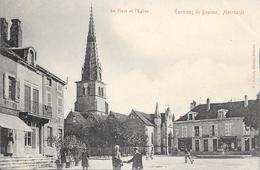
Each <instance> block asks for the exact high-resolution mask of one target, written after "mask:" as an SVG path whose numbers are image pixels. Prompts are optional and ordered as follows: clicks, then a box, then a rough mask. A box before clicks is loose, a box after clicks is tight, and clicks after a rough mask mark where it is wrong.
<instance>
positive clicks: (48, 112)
mask: <svg viewBox="0 0 260 170" xmlns="http://www.w3.org/2000/svg"><path fill="white" fill-rule="evenodd" d="M21 104H22V105H23V107H22V111H23V112H28V113H30V114H31V115H35V116H43V117H48V118H51V117H52V107H51V106H47V105H43V104H41V103H39V102H38V101H32V100H24V101H23V102H22V103H21Z"/></svg>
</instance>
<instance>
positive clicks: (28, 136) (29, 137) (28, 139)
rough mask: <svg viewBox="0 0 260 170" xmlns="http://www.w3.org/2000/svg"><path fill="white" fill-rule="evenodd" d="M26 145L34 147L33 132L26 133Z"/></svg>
mask: <svg viewBox="0 0 260 170" xmlns="http://www.w3.org/2000/svg"><path fill="white" fill-rule="evenodd" d="M24 145H25V146H32V132H25V136H24Z"/></svg>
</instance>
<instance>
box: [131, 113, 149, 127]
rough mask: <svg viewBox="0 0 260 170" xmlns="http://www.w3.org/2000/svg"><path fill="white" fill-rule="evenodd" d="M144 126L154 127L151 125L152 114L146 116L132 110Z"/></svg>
mask: <svg viewBox="0 0 260 170" xmlns="http://www.w3.org/2000/svg"><path fill="white" fill-rule="evenodd" d="M132 112H134V113H135V114H136V115H137V116H138V117H139V118H140V119H141V120H142V121H143V122H144V123H145V124H146V125H149V126H154V124H153V114H147V113H144V112H140V111H137V110H132Z"/></svg>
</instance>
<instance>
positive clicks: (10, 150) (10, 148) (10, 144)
mask: <svg viewBox="0 0 260 170" xmlns="http://www.w3.org/2000/svg"><path fill="white" fill-rule="evenodd" d="M13 144H14V138H13V134H12V133H9V137H8V138H7V150H6V152H7V155H8V156H10V157H12V156H13V152H14V149H13Z"/></svg>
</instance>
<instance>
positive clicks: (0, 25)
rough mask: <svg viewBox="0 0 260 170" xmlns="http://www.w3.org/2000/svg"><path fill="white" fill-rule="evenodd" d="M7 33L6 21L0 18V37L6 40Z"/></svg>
mask: <svg viewBox="0 0 260 170" xmlns="http://www.w3.org/2000/svg"><path fill="white" fill-rule="evenodd" d="M7 35H8V22H6V19H5V18H0V39H1V40H2V41H4V42H7Z"/></svg>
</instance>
